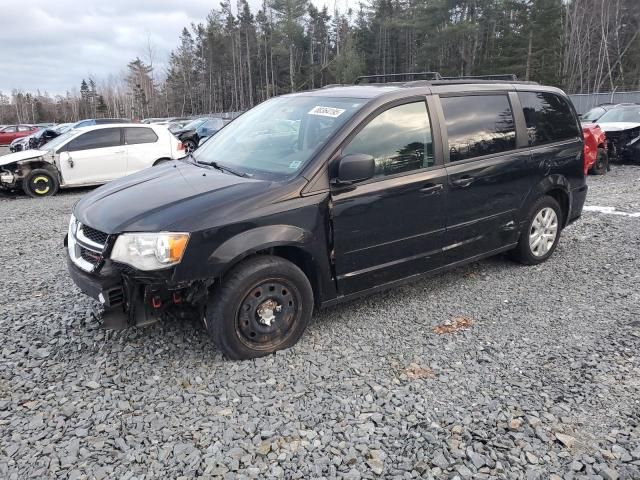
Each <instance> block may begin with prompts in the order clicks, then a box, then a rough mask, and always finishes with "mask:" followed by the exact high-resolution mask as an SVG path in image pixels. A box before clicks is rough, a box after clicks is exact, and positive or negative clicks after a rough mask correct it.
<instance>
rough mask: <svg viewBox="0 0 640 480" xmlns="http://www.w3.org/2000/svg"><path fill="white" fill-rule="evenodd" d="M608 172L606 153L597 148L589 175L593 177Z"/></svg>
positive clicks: (607, 156)
mask: <svg viewBox="0 0 640 480" xmlns="http://www.w3.org/2000/svg"><path fill="white" fill-rule="evenodd" d="M608 171H609V155H608V154H607V151H606V150H605V149H604V148H602V147H600V148H598V156H597V157H596V163H594V164H593V166H592V167H591V173H593V174H594V175H604V174H605V173H607V172H608Z"/></svg>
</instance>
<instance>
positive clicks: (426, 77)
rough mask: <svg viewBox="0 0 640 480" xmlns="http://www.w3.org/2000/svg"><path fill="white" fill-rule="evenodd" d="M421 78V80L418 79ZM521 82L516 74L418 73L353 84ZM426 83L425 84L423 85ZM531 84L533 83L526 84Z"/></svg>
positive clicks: (370, 78) (368, 77) (364, 79)
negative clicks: (446, 74) (446, 75)
mask: <svg viewBox="0 0 640 480" xmlns="http://www.w3.org/2000/svg"><path fill="white" fill-rule="evenodd" d="M416 77H420V78H416ZM475 81H477V82H482V83H485V82H486V83H490V82H519V80H518V77H517V76H516V75H515V74H514V73H500V74H494V75H461V76H456V77H443V76H442V75H440V73H438V72H416V73H411V72H408V73H387V74H384V75H363V76H361V77H358V78H356V80H355V81H354V82H353V83H354V84H355V85H360V84H372V83H373V84H375V83H401V84H404V85H405V86H417V85H419V84H427V85H429V84H431V82H433V83H434V84H443V83H447V82H452V83H470V82H475ZM423 82H424V83H423ZM524 83H531V82H524Z"/></svg>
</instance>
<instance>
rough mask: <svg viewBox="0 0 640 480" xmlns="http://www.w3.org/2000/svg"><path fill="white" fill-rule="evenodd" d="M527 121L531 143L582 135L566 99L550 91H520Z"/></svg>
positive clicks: (539, 143) (548, 141)
mask: <svg viewBox="0 0 640 480" xmlns="http://www.w3.org/2000/svg"><path fill="white" fill-rule="evenodd" d="M518 96H519V97H520V103H522V110H523V111H524V118H525V120H526V122H527V132H528V135H529V145H531V146H534V145H541V144H544V143H550V142H557V141H560V140H567V139H569V138H576V137H579V136H580V130H579V129H578V123H577V121H576V119H575V116H574V115H573V112H572V111H571V107H570V106H569V103H568V102H567V100H566V99H564V98H562V97H560V96H559V95H556V94H554V93H548V92H519V93H518Z"/></svg>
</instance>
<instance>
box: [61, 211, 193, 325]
mask: <svg viewBox="0 0 640 480" xmlns="http://www.w3.org/2000/svg"><path fill="white" fill-rule="evenodd" d="M101 233H102V232H98V231H96V230H93V229H90V228H89V227H86V226H83V225H81V224H79V223H77V224H76V225H74V226H73V228H72V227H70V229H69V233H68V234H67V236H66V237H65V242H64V245H65V247H66V248H65V250H66V253H67V255H66V257H67V267H68V270H69V274H70V276H71V278H72V280H73V281H74V283H75V284H76V285H77V286H78V288H79V289H80V290H81V291H82V292H83V293H84V294H86V295H88V296H89V297H91V298H93V299H95V300H97V301H99V302H100V303H101V304H102V306H103V307H104V313H103V315H102V317H103V321H104V326H105V327H107V328H125V327H128V326H144V325H148V324H150V323H154V322H156V321H158V320H159V319H160V318H161V317H162V315H163V314H165V313H172V314H173V315H174V316H180V317H184V316H188V315H192V314H193V313H194V312H198V310H199V309H200V305H203V301H202V300H203V298H204V297H206V285H204V284H203V283H202V282H189V283H182V284H175V283H174V282H172V274H173V269H167V270H162V271H155V272H141V271H138V270H135V269H133V268H131V267H129V266H128V265H124V264H118V263H116V262H112V261H111V260H109V259H108V258H107V257H108V252H109V251H110V249H111V248H112V246H113V241H114V240H115V239H114V238H110V237H112V236H109V235H107V234H102V236H101V235H100V234H101Z"/></svg>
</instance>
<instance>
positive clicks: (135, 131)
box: [124, 128, 158, 145]
mask: <svg viewBox="0 0 640 480" xmlns="http://www.w3.org/2000/svg"><path fill="white" fill-rule="evenodd" d="M157 141H158V136H157V135H156V133H155V132H154V131H153V130H151V129H150V128H125V129H124V143H126V144H127V145H135V144H137V143H153V142H157Z"/></svg>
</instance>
